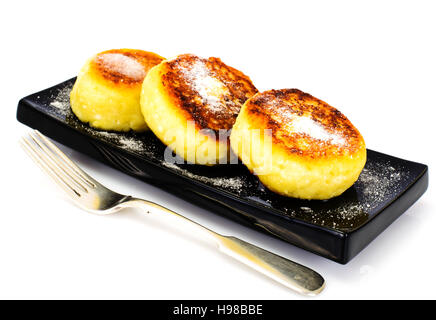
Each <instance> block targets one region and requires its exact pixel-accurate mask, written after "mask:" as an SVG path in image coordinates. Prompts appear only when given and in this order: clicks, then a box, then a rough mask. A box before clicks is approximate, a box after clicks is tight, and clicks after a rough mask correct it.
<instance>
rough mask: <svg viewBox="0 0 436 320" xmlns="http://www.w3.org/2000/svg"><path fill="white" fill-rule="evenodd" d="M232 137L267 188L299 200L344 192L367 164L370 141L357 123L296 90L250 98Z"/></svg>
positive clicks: (234, 147)
mask: <svg viewBox="0 0 436 320" xmlns="http://www.w3.org/2000/svg"><path fill="white" fill-rule="evenodd" d="M253 129H254V130H253ZM264 130H266V131H264ZM259 132H260V133H259ZM230 141H231V147H232V150H233V151H234V152H235V153H237V154H238V156H239V158H240V159H241V160H242V162H243V163H244V164H245V165H246V166H247V167H248V169H249V170H250V171H252V172H254V173H256V174H258V175H259V179H260V181H261V182H262V183H263V184H264V185H265V186H266V187H267V188H269V189H270V190H272V191H274V192H276V193H279V194H282V195H285V196H290V197H295V198H302V199H329V198H332V197H335V196H338V195H340V194H341V193H343V192H344V191H345V190H347V189H348V188H349V187H350V186H351V185H352V184H353V183H354V182H355V181H356V180H357V178H358V177H359V174H360V172H361V171H362V169H363V167H364V165H365V162H366V148H365V142H364V140H363V138H362V136H361V135H360V133H359V131H358V130H357V129H356V128H355V127H354V126H353V124H352V123H351V122H350V121H349V120H348V119H347V118H346V117H345V116H344V115H343V114H342V113H341V112H340V111H339V110H337V109H335V108H333V107H332V106H330V105H328V104H327V103H325V102H324V101H321V100H319V99H317V98H315V97H313V96H311V95H310V94H307V93H304V92H302V91H300V90H297V89H282V90H269V91H265V92H262V93H258V94H256V95H255V96H254V97H252V98H251V99H249V100H247V101H246V102H245V104H244V106H243V107H242V109H241V112H240V113H239V116H238V118H237V120H236V123H235V125H234V126H233V129H232V134H231V136H230Z"/></svg>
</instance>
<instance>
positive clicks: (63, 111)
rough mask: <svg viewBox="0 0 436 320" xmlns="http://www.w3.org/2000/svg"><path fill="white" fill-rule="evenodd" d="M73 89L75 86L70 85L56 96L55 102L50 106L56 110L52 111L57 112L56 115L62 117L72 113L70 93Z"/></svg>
mask: <svg viewBox="0 0 436 320" xmlns="http://www.w3.org/2000/svg"><path fill="white" fill-rule="evenodd" d="M72 89H73V84H72V83H70V84H68V85H66V86H65V87H63V88H62V89H60V90H59V91H58V92H57V94H56V96H54V97H53V100H52V101H51V102H50V104H49V106H50V107H52V108H53V109H54V110H52V111H56V113H57V114H59V115H61V116H66V115H68V114H69V113H71V107H70V93H71V90H72Z"/></svg>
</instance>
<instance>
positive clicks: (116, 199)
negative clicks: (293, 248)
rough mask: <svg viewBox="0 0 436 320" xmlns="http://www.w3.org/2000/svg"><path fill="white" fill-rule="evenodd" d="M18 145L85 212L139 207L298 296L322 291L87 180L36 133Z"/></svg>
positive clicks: (260, 253)
mask: <svg viewBox="0 0 436 320" xmlns="http://www.w3.org/2000/svg"><path fill="white" fill-rule="evenodd" d="M21 145H22V146H23V148H24V150H25V151H27V153H28V154H29V155H30V156H31V158H32V159H33V160H35V161H36V163H37V164H39V166H40V167H41V168H42V169H43V170H44V171H45V172H46V173H47V174H48V175H49V176H50V177H52V178H53V180H54V181H55V182H56V183H57V184H58V186H60V187H61V188H62V189H63V190H64V191H65V192H66V193H67V194H68V195H69V196H70V197H71V198H72V200H73V201H74V202H75V203H76V204H77V205H78V206H79V207H81V208H83V209H85V210H86V211H89V212H93V213H98V214H110V213H115V212H117V211H119V210H121V209H123V208H128V207H139V208H143V209H145V211H146V212H147V213H153V214H158V215H167V216H168V215H169V216H172V217H173V218H174V219H173V220H174V221H176V222H180V223H181V224H182V225H183V228H191V229H193V230H196V231H199V232H200V233H201V234H202V235H203V236H206V237H208V238H211V239H213V240H214V242H215V243H216V244H217V246H218V248H219V250H220V251H222V252H223V253H225V254H227V255H229V256H231V257H233V258H235V259H236V260H239V261H240V262H242V263H244V264H246V265H248V266H250V267H251V268H253V269H255V270H257V271H259V272H261V273H263V274H264V275H266V276H268V277H270V278H272V279H274V280H276V281H277V282H279V283H281V284H283V285H285V286H286V287H288V288H290V289H293V290H295V291H297V292H299V293H301V294H306V295H316V294H318V293H319V292H321V291H322V289H323V288H324V284H325V282H324V279H323V278H322V277H321V275H319V274H318V273H317V272H315V271H314V270H312V269H309V268H308V267H305V266H303V265H301V264H298V263H296V262H293V261H290V260H288V259H286V258H283V257H281V256H279V255H276V254H274V253H271V252H269V251H267V250H264V249H262V248H259V247H257V246H255V245H252V244H250V243H248V242H246V241H243V240H240V239H238V238H236V237H232V236H224V235H221V234H218V233H216V232H214V231H212V230H210V229H208V228H206V227H204V226H202V225H200V224H198V223H197V222H194V221H192V220H190V219H188V218H186V217H184V216H182V215H181V214H179V213H176V212H174V211H172V210H169V209H167V208H165V207H163V206H161V205H159V204H157V203H154V202H151V201H147V200H144V199H138V198H134V197H131V196H127V195H123V194H119V193H117V192H115V191H112V190H110V189H108V188H106V187H105V186H103V185H102V184H100V183H99V182H98V181H96V180H95V179H93V178H92V177H90V176H89V175H88V174H87V173H85V172H84V171H83V170H82V169H80V168H79V167H78V166H77V165H76V164H74V162H73V161H72V160H70V159H69V158H68V157H67V156H66V155H65V154H64V153H63V152H62V151H61V150H59V149H58V147H56V146H55V145H54V144H53V143H52V142H51V141H50V140H49V139H47V138H46V137H45V136H44V135H42V134H41V133H40V132H39V131H37V130H35V131H33V132H32V133H30V134H29V136H28V137H23V138H22V139H21Z"/></svg>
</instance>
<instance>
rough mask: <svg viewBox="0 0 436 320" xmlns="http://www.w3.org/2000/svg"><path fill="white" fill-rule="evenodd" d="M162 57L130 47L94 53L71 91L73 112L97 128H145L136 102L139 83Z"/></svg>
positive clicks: (139, 90)
mask: <svg viewBox="0 0 436 320" xmlns="http://www.w3.org/2000/svg"><path fill="white" fill-rule="evenodd" d="M163 59H164V58H162V57H161V56H159V55H157V54H155V53H153V52H147V51H142V50H134V49H113V50H108V51H104V52H101V53H98V54H96V55H95V56H93V57H92V58H91V59H89V60H88V61H87V62H86V64H85V66H84V67H83V68H82V70H81V71H80V73H79V75H78V77H77V80H76V83H75V84H74V87H73V90H72V91H71V96H70V102H71V108H72V110H73V112H74V114H75V115H76V116H77V117H78V118H79V119H80V120H81V121H83V122H88V123H89V124H90V125H91V126H92V127H94V128H97V129H103V130H112V131H129V130H134V131H144V130H146V129H147V125H146V124H145V121H144V117H143V116H142V113H141V107H140V105H139V98H140V94H141V87H142V82H143V80H144V78H145V76H146V75H147V72H148V71H149V70H150V69H151V68H152V67H153V66H155V65H157V64H159V63H160V62H161V61H162V60H163Z"/></svg>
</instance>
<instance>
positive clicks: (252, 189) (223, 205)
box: [17, 78, 428, 263]
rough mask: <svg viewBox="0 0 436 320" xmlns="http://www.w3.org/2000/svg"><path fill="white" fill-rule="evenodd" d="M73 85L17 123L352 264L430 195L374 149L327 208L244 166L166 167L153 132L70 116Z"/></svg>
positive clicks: (23, 106) (422, 174)
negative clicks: (100, 125) (115, 128)
mask: <svg viewBox="0 0 436 320" xmlns="http://www.w3.org/2000/svg"><path fill="white" fill-rule="evenodd" d="M74 81H75V78H73V79H70V80H68V81H66V82H63V83H61V84H59V85H56V86H54V87H52V88H49V89H46V90H44V91H41V92H38V93H35V94H32V95H30V96H28V97H26V98H23V99H21V100H20V102H19V104H18V110H17V119H18V120H19V121H20V122H22V123H24V124H26V125H28V126H29V127H32V128H35V129H38V130H39V131H41V132H42V133H43V134H45V135H47V136H48V137H50V138H52V139H54V140H56V141H58V142H60V143H62V144H64V145H67V146H69V147H71V148H74V149H76V150H78V151H80V152H83V153H85V154H87V155H89V156H91V157H93V158H95V159H97V160H100V161H101V162H103V163H105V164H108V165H110V166H112V167H114V168H116V169H118V170H121V171H123V172H125V173H127V174H129V175H132V176H135V177H137V178H139V179H142V180H144V181H146V182H149V183H153V184H155V185H157V186H160V187H162V188H164V189H165V190H167V191H170V192H172V193H174V194H176V195H178V196H180V197H182V198H184V199H186V200H187V201H190V202H192V203H195V204H197V205H200V206H203V207H205V208H208V209H209V210H210V211H211V212H214V213H219V214H222V215H225V216H227V217H229V218H231V219H234V220H236V221H238V222H241V223H243V224H245V225H248V226H250V227H252V228H254V229H257V230H261V231H263V232H267V233H269V234H271V235H274V236H277V237H279V238H281V239H283V240H284V241H287V242H289V243H292V244H294V245H296V246H299V247H301V248H304V249H306V250H309V251H311V252H314V253H317V254H319V255H321V256H323V257H326V258H328V259H331V260H334V261H337V262H340V263H347V262H348V261H350V259H352V258H353V257H354V256H355V255H356V254H358V253H359V252H360V251H361V250H362V249H363V248H365V246H366V245H368V243H370V242H371V241H372V240H373V239H374V238H375V237H377V235H379V234H380V233H381V232H382V231H383V230H384V229H385V228H386V227H387V226H389V225H390V224H391V223H392V222H393V221H394V220H395V219H396V218H398V217H399V216H400V215H401V214H402V213H403V212H405V211H406V210H407V208H409V207H410V206H411V205H412V204H413V203H414V202H415V201H416V200H418V198H419V197H420V196H421V195H422V194H423V193H424V192H425V190H426V189H427V185H428V171H427V166H426V165H423V164H420V163H416V162H411V161H407V160H402V159H399V158H395V157H392V156H389V155H385V154H382V153H379V152H375V151H371V150H368V161H367V164H366V166H365V169H364V170H363V172H362V174H361V175H360V178H359V180H358V181H357V182H356V183H355V184H354V186H352V187H351V188H350V189H348V190H347V191H346V192H345V193H344V194H342V195H341V196H339V197H336V198H334V199H330V200H326V201H314V200H312V201H308V200H298V199H293V198H286V197H283V196H279V195H277V194H274V193H272V192H270V191H268V190H267V189H266V188H265V187H264V186H263V185H262V184H261V183H260V182H259V181H258V179H257V177H256V176H253V175H251V174H250V173H249V172H248V170H247V169H246V168H245V167H244V166H243V165H240V164H239V165H220V166H216V167H213V168H210V167H203V166H198V165H188V164H174V163H168V162H166V161H165V160H164V150H165V146H164V145H163V144H162V143H161V142H160V141H159V140H158V139H157V138H156V137H155V136H154V135H153V133H151V132H146V133H141V134H138V133H133V132H129V133H115V132H106V131H98V130H95V129H93V128H90V127H89V126H88V125H86V124H83V123H82V122H80V121H79V120H78V119H77V118H76V117H75V115H74V114H73V113H72V112H71V110H70V105H69V92H70V91H71V88H72V85H73V84H74Z"/></svg>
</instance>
